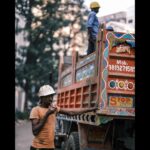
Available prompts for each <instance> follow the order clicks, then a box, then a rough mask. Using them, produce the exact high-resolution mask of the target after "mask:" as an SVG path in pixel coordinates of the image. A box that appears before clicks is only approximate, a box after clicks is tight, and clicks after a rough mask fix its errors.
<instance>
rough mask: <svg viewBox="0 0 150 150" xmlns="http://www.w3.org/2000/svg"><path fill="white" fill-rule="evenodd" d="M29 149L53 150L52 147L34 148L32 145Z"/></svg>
mask: <svg viewBox="0 0 150 150" xmlns="http://www.w3.org/2000/svg"><path fill="white" fill-rule="evenodd" d="M30 150H54V149H53V148H34V147H32V146H31V147H30Z"/></svg>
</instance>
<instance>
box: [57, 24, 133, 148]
mask: <svg viewBox="0 0 150 150" xmlns="http://www.w3.org/2000/svg"><path fill="white" fill-rule="evenodd" d="M96 42H97V44H96V51H95V52H93V53H92V54H90V55H87V56H85V57H84V58H80V57H79V56H78V53H77V52H76V51H73V52H72V57H71V59H70V57H66V60H65V58H62V59H63V60H64V61H65V62H64V63H60V66H59V78H58V90H57V104H58V106H60V107H62V108H66V109H80V108H90V107H94V106H95V105H98V108H99V109H98V110H97V111H96V113H94V112H91V113H86V114H82V115H76V116H67V115H61V114H60V115H58V116H57V128H56V135H55V143H56V146H61V148H62V149H66V150H79V149H80V150H101V149H102V150H112V149H115V150H119V149H132V150H133V149H134V117H135V107H134V106H135V91H134V90H135V80H134V78H135V62H134V59H135V37H134V35H133V34H130V33H118V32H113V31H107V30H106V29H105V25H103V26H102V27H101V29H99V34H98V38H97V41H96ZM61 62H62V61H61Z"/></svg>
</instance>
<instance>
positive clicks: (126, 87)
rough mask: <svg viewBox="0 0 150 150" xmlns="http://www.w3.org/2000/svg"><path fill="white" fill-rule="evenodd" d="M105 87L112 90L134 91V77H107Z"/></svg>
mask: <svg viewBox="0 0 150 150" xmlns="http://www.w3.org/2000/svg"><path fill="white" fill-rule="evenodd" d="M107 89H108V90H112V91H116V90H118V91H121V92H124V91H127V92H134V90H135V83H134V79H125V78H111V77H109V78H108V82H107Z"/></svg>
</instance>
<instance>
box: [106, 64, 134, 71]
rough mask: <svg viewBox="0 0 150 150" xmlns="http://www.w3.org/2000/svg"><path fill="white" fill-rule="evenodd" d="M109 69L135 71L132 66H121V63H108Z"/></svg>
mask: <svg viewBox="0 0 150 150" xmlns="http://www.w3.org/2000/svg"><path fill="white" fill-rule="evenodd" d="M109 70H110V71H120V72H122V71H123V72H135V67H134V66H121V65H113V64H112V65H111V64H110V65H109Z"/></svg>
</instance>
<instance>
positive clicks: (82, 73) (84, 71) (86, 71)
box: [76, 63, 95, 82]
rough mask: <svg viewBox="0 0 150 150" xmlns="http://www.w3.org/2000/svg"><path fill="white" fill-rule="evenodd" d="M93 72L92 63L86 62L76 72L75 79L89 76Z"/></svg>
mask: <svg viewBox="0 0 150 150" xmlns="http://www.w3.org/2000/svg"><path fill="white" fill-rule="evenodd" d="M94 73H95V69H94V63H91V64H88V65H86V66H84V67H82V68H80V69H78V70H77V72H76V81H77V82H78V81H81V80H84V79H86V78H89V77H93V76H94Z"/></svg>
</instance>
